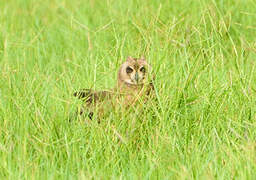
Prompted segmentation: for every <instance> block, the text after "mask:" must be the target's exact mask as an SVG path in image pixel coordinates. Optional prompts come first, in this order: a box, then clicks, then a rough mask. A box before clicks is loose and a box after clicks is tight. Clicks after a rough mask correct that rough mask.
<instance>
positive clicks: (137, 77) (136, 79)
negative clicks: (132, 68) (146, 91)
mask: <svg viewBox="0 0 256 180" xmlns="http://www.w3.org/2000/svg"><path fill="white" fill-rule="evenodd" d="M135 81H136V82H137V83H138V81H139V74H138V72H136V73H135Z"/></svg>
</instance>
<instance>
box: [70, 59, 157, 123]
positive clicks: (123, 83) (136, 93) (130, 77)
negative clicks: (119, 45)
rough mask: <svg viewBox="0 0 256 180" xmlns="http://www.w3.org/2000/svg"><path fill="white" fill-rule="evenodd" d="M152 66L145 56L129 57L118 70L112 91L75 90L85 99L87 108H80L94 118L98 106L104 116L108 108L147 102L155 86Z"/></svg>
mask: <svg viewBox="0 0 256 180" xmlns="http://www.w3.org/2000/svg"><path fill="white" fill-rule="evenodd" d="M150 71H151V67H150V66H149V64H148V63H147V62H146V60H145V59H144V58H140V59H137V58H132V57H128V58H127V60H126V61H125V62H124V63H123V64H122V65H121V67H120V69H119V71H118V81H117V86H116V87H115V88H114V89H112V90H110V91H92V90H90V89H84V90H81V91H79V92H75V93H74V96H76V97H78V98H80V99H83V100H84V101H85V108H83V109H81V110H80V114H83V113H84V111H86V109H87V111H88V112H89V117H90V118H92V115H93V111H95V109H96V108H98V113H99V114H100V115H101V116H102V115H103V114H104V111H105V109H106V108H110V107H115V106H121V107H124V108H126V109H127V108H129V107H131V106H133V105H134V104H136V103H137V102H140V103H146V102H147V100H148V99H149V98H151V95H152V91H153V90H154V86H153V83H152V81H151V80H150V79H149V72H150Z"/></svg>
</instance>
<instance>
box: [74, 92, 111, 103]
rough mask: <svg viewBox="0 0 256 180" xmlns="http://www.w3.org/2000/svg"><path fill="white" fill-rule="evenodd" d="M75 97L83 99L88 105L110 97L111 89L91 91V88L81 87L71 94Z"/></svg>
mask: <svg viewBox="0 0 256 180" xmlns="http://www.w3.org/2000/svg"><path fill="white" fill-rule="evenodd" d="M73 95H74V96H75V97H78V98H79V99H82V100H84V101H85V102H86V103H87V104H88V105H90V104H92V103H97V102H101V101H104V100H105V99H109V98H111V96H112V95H113V92H111V91H93V90H91V89H81V90H79V91H77V92H75V93H74V94H73Z"/></svg>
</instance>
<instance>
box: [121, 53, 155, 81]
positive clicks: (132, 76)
mask: <svg viewBox="0 0 256 180" xmlns="http://www.w3.org/2000/svg"><path fill="white" fill-rule="evenodd" d="M150 70H151V67H150V65H149V64H148V63H147V62H146V60H145V58H144V57H141V58H132V57H130V56H129V57H128V58H127V59H126V61H125V62H124V63H123V64H122V65H121V67H120V69H119V72H118V80H119V83H123V82H125V83H126V84H129V85H143V84H144V83H145V82H146V81H147V76H148V72H149V71H150Z"/></svg>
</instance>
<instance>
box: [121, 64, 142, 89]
mask: <svg viewBox="0 0 256 180" xmlns="http://www.w3.org/2000/svg"><path fill="white" fill-rule="evenodd" d="M126 73H127V75H128V77H129V78H127V79H126V80H125V81H126V82H127V83H129V84H134V85H139V84H143V83H144V80H145V76H146V68H145V67H144V66H139V65H134V67H130V66H128V67H127V68H126Z"/></svg>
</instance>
